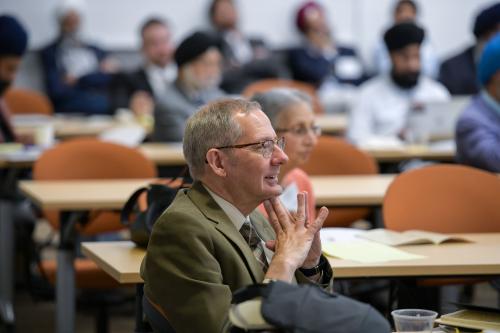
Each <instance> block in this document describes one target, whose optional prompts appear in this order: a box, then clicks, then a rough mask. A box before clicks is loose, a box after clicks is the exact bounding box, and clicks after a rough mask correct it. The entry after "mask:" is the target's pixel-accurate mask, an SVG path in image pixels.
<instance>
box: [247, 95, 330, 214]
mask: <svg viewBox="0 0 500 333" xmlns="http://www.w3.org/2000/svg"><path fill="white" fill-rule="evenodd" d="M251 99H252V100H253V101H256V102H258V103H259V104H260V105H261V107H262V111H264V113H265V114H266V115H267V116H268V117H269V119H270V120H271V124H272V125H273V127H274V130H275V131H276V135H277V136H278V137H284V139H285V143H286V144H285V149H284V150H285V153H286V154H287V155H288V158H289V160H288V162H287V163H286V164H284V165H282V166H281V171H280V174H279V178H278V180H279V183H280V184H281V185H282V187H283V193H282V194H281V196H280V199H281V201H282V202H283V204H284V205H285V207H286V208H287V209H288V210H291V211H296V209H297V207H296V206H297V193H299V192H300V191H307V193H308V202H307V203H308V214H309V215H308V216H309V218H314V217H315V206H316V202H315V198H314V193H313V191H312V185H311V182H310V180H309V177H308V176H307V174H306V173H305V172H304V171H303V170H301V169H300V166H301V165H303V164H304V163H305V162H306V161H307V160H308V159H309V156H310V155H311V152H312V150H313V148H314V146H315V145H316V142H317V139H318V136H319V135H320V134H321V129H320V128H319V127H318V126H317V125H316V124H315V117H314V113H313V110H312V104H311V99H310V97H309V96H308V95H307V94H305V93H303V92H301V91H298V90H295V89H289V88H277V89H273V90H269V91H266V92H263V93H257V94H255V95H254V96H253V97H252V98H251ZM261 210H262V211H263V212H265V210H264V208H263V207H261Z"/></svg>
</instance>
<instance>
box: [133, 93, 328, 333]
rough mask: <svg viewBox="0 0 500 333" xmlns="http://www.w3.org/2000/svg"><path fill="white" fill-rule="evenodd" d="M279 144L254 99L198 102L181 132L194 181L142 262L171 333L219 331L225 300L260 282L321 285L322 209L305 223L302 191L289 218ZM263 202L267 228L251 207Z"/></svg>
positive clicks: (324, 275) (324, 282) (324, 272)
mask: <svg viewBox="0 0 500 333" xmlns="http://www.w3.org/2000/svg"><path fill="white" fill-rule="evenodd" d="M284 145H285V142H284V138H282V137H277V135H276V132H275V131H274V129H273V127H272V125H271V122H270V121H269V119H268V118H267V116H266V115H265V114H264V113H263V112H262V110H261V108H260V105H259V104H258V103H256V102H248V101H245V100H241V99H227V100H220V101H216V102H213V103H211V104H208V105H206V106H204V107H203V108H202V109H201V110H200V111H199V112H198V113H196V114H195V115H194V116H192V117H191V118H190V119H189V120H188V123H187V126H186V130H185V133H184V143H183V148H184V155H185V157H186V160H187V163H188V165H189V169H190V172H191V176H192V177H193V179H194V180H195V182H194V184H193V186H192V188H191V189H189V190H183V191H180V192H179V193H178V195H177V197H176V198H175V200H174V201H173V203H172V205H171V206H170V207H169V208H168V209H167V210H166V211H165V212H164V213H163V215H162V216H161V217H160V219H159V220H158V221H157V223H156V224H155V226H154V229H153V232H152V235H151V239H150V242H149V246H148V250H147V254H146V257H145V259H144V262H143V264H142V269H141V273H142V276H143V278H144V282H145V285H144V291H145V295H146V297H147V298H148V299H149V301H150V302H151V303H154V304H155V305H157V308H158V309H161V311H162V312H163V314H164V315H165V317H166V318H167V319H168V321H169V322H170V324H171V325H172V327H173V328H174V329H175V331H176V332H220V331H221V329H222V327H223V326H224V323H225V322H226V320H227V313H228V310H229V307H230V303H231V295H232V292H234V291H235V290H237V289H239V288H241V287H244V286H247V285H249V284H255V283H260V282H263V281H269V280H282V281H286V282H290V283H318V284H320V285H321V286H322V287H324V288H329V287H330V286H331V280H332V269H331V267H330V265H329V264H328V261H327V260H326V259H325V258H324V257H323V256H322V254H321V241H320V238H319V230H320V229H321V226H322V224H323V221H324V220H325V218H326V217H327V215H328V210H327V209H326V208H324V207H323V208H322V209H321V210H320V212H319V214H318V217H317V218H316V219H312V218H309V219H308V218H307V215H308V214H307V213H306V206H307V203H306V201H307V193H305V192H300V193H299V194H298V195H297V210H296V211H295V212H289V211H288V210H286V209H285V208H284V206H283V205H282V204H281V202H280V201H279V200H278V199H277V198H276V197H277V196H279V195H280V194H281V192H282V187H281V185H280V184H279V182H278V175H279V173H280V167H281V166H282V165H283V164H285V163H286V162H287V161H288V157H287V155H286V154H285V153H284V151H283V149H284ZM262 202H264V203H265V206H266V211H267V214H268V216H269V222H268V221H267V220H266V219H265V218H264V217H263V216H262V215H261V214H260V213H259V212H258V210H256V208H257V207H258V206H259V205H260V204H261V203H262Z"/></svg>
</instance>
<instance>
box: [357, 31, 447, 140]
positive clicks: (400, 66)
mask: <svg viewBox="0 0 500 333" xmlns="http://www.w3.org/2000/svg"><path fill="white" fill-rule="evenodd" d="M423 39H424V30H423V29H421V28H420V27H418V26H417V25H416V24H414V23H410V22H406V23H399V24H396V25H394V26H393V27H391V28H390V29H389V30H387V31H386V33H385V34H384V41H385V44H386V46H387V49H388V50H389V54H390V57H391V71H390V73H388V74H381V75H379V76H377V77H374V78H372V79H371V80H369V81H367V82H365V83H364V84H363V85H362V86H361V90H360V93H359V96H358V100H357V103H356V106H355V107H354V108H353V110H352V112H351V115H350V119H349V126H348V131H347V136H348V138H349V139H350V140H351V141H352V142H353V143H355V144H357V145H363V144H368V143H370V142H374V141H378V140H379V139H383V140H387V139H390V140H391V141H393V140H395V141H398V140H399V139H404V138H405V130H406V127H407V122H408V118H409V117H410V113H411V112H412V111H413V110H418V108H419V107H421V105H422V103H426V102H440V101H447V100H449V99H450V96H449V93H448V91H447V90H446V88H445V87H443V86H442V85H441V84H440V83H438V82H436V81H434V80H432V79H430V78H428V77H426V76H425V75H422V74H421V63H420V44H421V43H422V41H423Z"/></svg>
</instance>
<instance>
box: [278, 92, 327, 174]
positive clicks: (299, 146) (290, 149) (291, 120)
mask: <svg viewBox="0 0 500 333" xmlns="http://www.w3.org/2000/svg"><path fill="white" fill-rule="evenodd" d="M276 132H277V134H278V135H279V136H284V137H285V142H286V145H285V153H286V154H287V155H288V158H289V161H288V163H287V164H286V167H287V168H290V169H293V168H296V167H299V166H301V165H302V164H304V163H305V162H307V160H308V159H309V156H310V155H311V152H312V150H313V148H314V146H315V145H316V142H317V141H318V133H319V132H318V129H317V127H316V124H315V119H314V113H313V111H312V109H311V107H310V106H309V105H308V104H307V103H305V102H299V103H295V104H293V105H291V106H290V107H288V108H287V110H286V111H283V112H282V113H281V114H280V116H279V117H278V119H277V122H276Z"/></svg>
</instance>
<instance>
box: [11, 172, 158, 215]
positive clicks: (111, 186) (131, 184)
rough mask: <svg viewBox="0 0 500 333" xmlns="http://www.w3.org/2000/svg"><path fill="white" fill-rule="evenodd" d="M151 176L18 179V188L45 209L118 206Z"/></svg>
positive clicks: (86, 208)
mask: <svg viewBox="0 0 500 333" xmlns="http://www.w3.org/2000/svg"><path fill="white" fill-rule="evenodd" d="M151 181H152V179H114V180H51V181H21V182H19V188H20V189H21V191H22V192H23V193H24V194H25V195H26V196H27V197H28V198H29V199H30V200H32V201H33V202H34V203H35V204H36V205H38V206H39V207H41V208H44V209H64V210H88V209H94V208H102V209H121V208H122V207H123V205H124V204H125V202H126V201H127V199H128V198H129V197H130V195H131V194H132V193H133V192H134V191H135V190H137V189H138V188H139V187H142V186H145V185H147V184H149V183H150V182H151Z"/></svg>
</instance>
